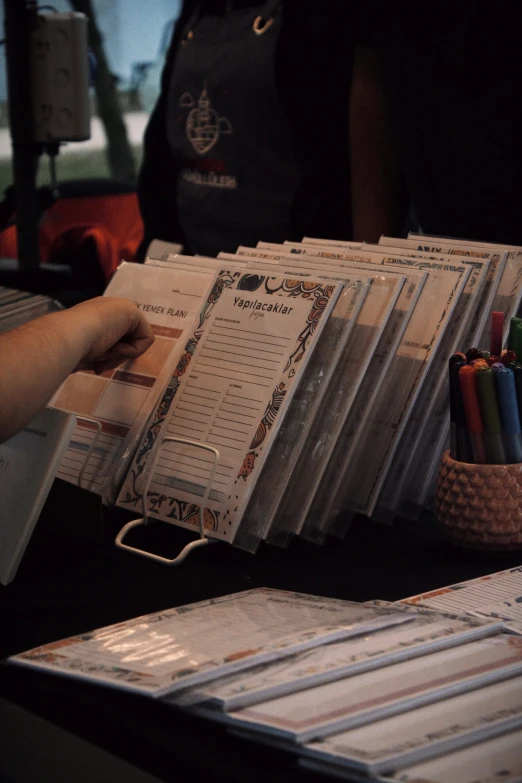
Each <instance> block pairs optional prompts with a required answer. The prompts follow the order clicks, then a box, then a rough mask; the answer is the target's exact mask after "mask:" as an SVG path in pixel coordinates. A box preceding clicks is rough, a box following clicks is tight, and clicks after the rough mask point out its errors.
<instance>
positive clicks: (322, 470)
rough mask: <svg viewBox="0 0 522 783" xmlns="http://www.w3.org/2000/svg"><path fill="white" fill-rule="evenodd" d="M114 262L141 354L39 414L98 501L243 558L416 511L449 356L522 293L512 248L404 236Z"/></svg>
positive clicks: (441, 416) (79, 380) (443, 403)
mask: <svg viewBox="0 0 522 783" xmlns="http://www.w3.org/2000/svg"><path fill="white" fill-rule="evenodd" d="M152 255H161V256H162V257H161V258H159V259H158V258H154V257H149V258H148V259H147V262H146V263H145V264H144V265H138V264H129V263H122V264H121V266H120V267H119V269H118V270H117V272H116V274H115V275H114V277H113V279H112V281H111V283H110V285H109V286H108V289H107V294H108V295H111V296H126V297H128V298H130V299H132V300H133V301H135V302H136V303H137V305H138V307H140V308H141V309H142V310H143V311H144V312H145V313H146V315H147V317H148V318H149V319H150V321H151V324H152V328H153V330H154V332H155V334H156V341H155V343H154V345H153V346H152V347H151V348H150V349H149V351H147V353H146V354H145V355H144V356H143V357H141V358H140V359H138V360H137V361H135V362H132V363H131V362H129V363H127V364H125V365H122V366H121V367H119V368H118V369H117V370H114V371H111V372H109V373H106V374H104V375H103V376H96V375H93V374H92V373H76V374H75V375H73V376H71V377H70V378H69V379H68V380H67V381H66V383H65V384H64V385H63V386H62V388H61V389H60V390H59V391H58V392H57V394H56V395H55V397H54V398H53V400H52V405H53V406H55V407H57V408H60V409H62V410H66V411H71V412H73V413H75V414H76V415H77V416H78V425H77V428H76V431H75V434H74V437H73V438H72V440H71V442H70V444H69V448H68V449H67V452H66V455H65V458H64V459H63V461H62V464H61V467H60V471H59V475H60V476H61V477H62V478H64V479H66V480H68V481H70V482H73V483H81V485H82V486H83V487H84V488H86V489H90V490H92V491H93V492H96V493H98V494H100V495H101V496H102V497H103V498H104V500H105V502H106V503H108V504H112V503H117V505H118V506H120V507H122V508H126V509H128V510H129V511H131V512H132V513H133V514H134V515H135V517H143V516H145V517H147V518H149V519H156V520H161V521H164V522H170V523H173V524H176V525H180V526H182V527H185V528H189V529H198V526H200V525H201V524H202V522H203V524H204V528H205V533H206V535H207V536H208V537H209V538H214V539H219V540H222V541H228V542H230V543H232V544H234V545H235V546H238V547H241V548H243V549H247V550H249V551H255V549H256V548H257V546H258V545H259V542H260V541H262V540H266V541H268V542H270V543H274V544H278V545H282V546H285V545H286V544H287V543H288V542H289V541H290V539H291V538H292V536H294V535H301V536H304V537H305V538H307V539H309V540H313V541H317V542H322V541H323V540H324V538H325V536H326V535H327V534H329V533H331V534H335V535H341V536H342V535H343V534H344V532H345V530H346V528H347V526H348V524H349V522H350V519H351V518H352V516H353V515H354V514H355V513H358V512H362V513H365V514H367V515H371V516H373V517H374V518H376V519H378V520H382V521H391V520H392V519H393V518H394V516H395V515H396V514H399V513H401V514H404V513H407V514H409V515H410V516H413V517H414V516H416V515H417V514H418V512H419V511H420V509H421V508H422V507H424V506H429V504H430V498H431V493H432V488H433V483H434V477H435V475H436V471H437V467H438V463H439V458H440V454H441V452H442V451H443V449H444V447H445V445H446V442H447V439H448V432H449V416H448V407H449V406H448V389H447V376H446V367H447V360H448V358H449V356H451V355H452V354H453V353H454V352H455V351H456V350H459V349H461V348H462V346H470V345H477V346H481V345H482V346H483V345H487V344H488V343H489V324H490V317H491V312H492V311H501V312H503V313H504V315H505V323H506V326H508V325H509V319H510V318H511V317H512V316H515V315H516V314H517V312H518V310H519V306H520V301H521V298H522V286H520V284H519V283H520V278H521V275H522V249H520V248H509V247H500V246H493V245H491V246H490V245H484V244H479V243H469V242H467V243H464V242H459V241H456V240H438V239H432V238H430V237H426V236H422V237H415V236H411V237H410V238H409V239H407V240H399V239H389V238H385V237H383V238H382V240H381V244H379V245H371V246H370V245H362V246H353V245H349V244H348V243H344V244H343V243H341V242H332V241H330V242H327V241H325V240H319V239H311V238H305V239H304V240H303V242H302V243H286V244H284V245H271V244H268V243H259V245H258V247H256V248H244V247H240V248H238V250H237V253H236V254H232V255H230V254H221V256H220V257H219V258H217V259H210V258H200V257H188V256H182V255H179V254H173V255H170V254H169V253H168V252H165V247H162V249H161V253H153V254H152Z"/></svg>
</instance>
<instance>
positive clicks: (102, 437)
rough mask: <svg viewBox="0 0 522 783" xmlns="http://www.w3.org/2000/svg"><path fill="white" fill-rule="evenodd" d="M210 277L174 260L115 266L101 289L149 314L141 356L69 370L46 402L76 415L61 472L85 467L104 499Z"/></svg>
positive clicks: (88, 482) (88, 481)
mask: <svg viewBox="0 0 522 783" xmlns="http://www.w3.org/2000/svg"><path fill="white" fill-rule="evenodd" d="M211 283H212V278H210V277H209V276H208V275H204V274H198V273H197V272H184V271H180V270H177V269H176V268H175V267H170V268H165V267H163V266H162V267H160V266H152V265H147V266H145V265H143V264H130V263H126V262H123V263H122V264H121V265H120V266H119V267H118V269H117V271H116V273H115V274H114V276H113V278H112V280H111V282H110V283H109V285H108V287H107V289H106V291H105V295H106V296H121V297H125V298H127V299H131V300H132V301H133V302H135V303H136V305H137V306H138V307H139V308H140V310H142V311H143V312H144V313H145V315H146V316H147V318H148V320H149V321H150V324H151V326H152V330H153V332H154V335H155V341H154V344H153V345H152V346H151V347H150V348H149V349H148V350H147V351H146V352H145V353H144V354H143V356H140V357H139V358H138V359H135V360H133V361H127V362H124V363H123V364H121V365H120V366H119V367H117V368H116V369H115V370H109V371H108V372H104V373H102V374H101V375H96V374H95V373H94V372H83V371H80V372H76V373H73V374H72V375H70V376H69V378H67V380H66V381H65V383H63V384H62V386H61V387H60V389H59V390H58V391H57V392H56V394H55V395H54V397H53V398H52V399H51V402H50V405H51V406H53V407H55V408H60V409H61V410H66V411H71V412H73V413H75V414H76V415H77V417H78V419H79V420H78V423H77V426H76V430H75V433H74V436H73V437H72V439H71V442H70V443H69V447H68V449H67V451H66V453H65V455H64V458H63V460H62V464H61V466H60V470H59V472H58V476H59V477H60V478H62V479H65V480H66V481H69V482H71V483H73V484H77V483H78V479H79V477H80V474H81V471H82V469H83V473H82V487H84V488H85V489H89V490H91V491H92V492H96V493H97V494H101V495H103V496H104V497H105V499H106V500H108V501H109V502H111V501H113V500H114V499H115V496H116V492H117V489H118V485H119V483H120V480H121V477H122V473H123V471H124V470H125V469H126V468H128V465H129V457H130V456H132V453H133V450H134V448H135V447H136V445H137V442H138V438H139V436H140V434H141V431H142V429H143V426H144V425H145V422H146V421H147V418H148V416H149V415H150V412H151V410H152V408H153V406H154V405H155V404H156V402H157V399H158V396H159V395H160V393H161V392H162V390H163V388H164V386H165V384H166V382H167V379H168V377H169V374H170V371H171V370H172V368H173V365H174V362H175V361H176V360H177V359H178V356H179V353H180V349H181V347H182V346H183V340H184V336H185V335H186V333H187V330H188V328H189V326H190V325H191V324H192V321H193V319H194V317H195V315H196V313H197V312H198V311H199V309H200V307H201V303H202V301H203V300H204V297H205V295H206V294H207V292H208V290H209V288H210V285H211ZM97 423H99V424H100V425H101V433H99V434H97V433H98V427H97ZM93 442H94V448H92V449H91V447H92V446H93ZM90 449H91V451H90V452H89V450H90ZM86 463H87V464H86Z"/></svg>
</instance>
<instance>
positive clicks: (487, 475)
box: [435, 451, 522, 552]
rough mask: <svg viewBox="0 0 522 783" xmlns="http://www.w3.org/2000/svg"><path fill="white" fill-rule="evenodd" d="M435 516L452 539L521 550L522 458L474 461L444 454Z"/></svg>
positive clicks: (489, 547)
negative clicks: (494, 462)
mask: <svg viewBox="0 0 522 783" xmlns="http://www.w3.org/2000/svg"><path fill="white" fill-rule="evenodd" d="M435 515H436V517H437V519H438V521H439V522H440V523H441V524H442V525H443V526H444V529H445V530H446V532H447V534H448V535H449V537H450V538H451V540H452V541H453V543H455V544H457V545H459V546H463V547H468V548H470V549H483V550H491V551H505V552H511V551H514V550H516V549H522V463H516V464H514V465H472V464H470V463H468V462H458V461H457V460H455V459H452V457H450V454H449V451H446V452H444V454H443V455H442V458H441V464H440V468H439V475H438V479H437V486H436V489H435Z"/></svg>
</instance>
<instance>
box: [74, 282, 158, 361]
mask: <svg viewBox="0 0 522 783" xmlns="http://www.w3.org/2000/svg"><path fill="white" fill-rule="evenodd" d="M68 315H69V317H74V318H75V319H78V322H79V323H81V325H82V327H85V336H86V340H87V350H86V352H85V354H84V355H83V357H82V359H81V361H80V362H79V364H78V366H77V367H76V368H75V369H76V370H94V372H95V373H97V374H100V373H102V372H105V371H107V370H112V369H114V368H115V367H118V365H120V364H121V363H122V362H124V361H127V360H129V359H137V358H138V356H141V355H142V354H143V353H145V351H146V350H147V348H149V347H150V346H151V345H152V343H153V342H154V335H153V333H152V329H151V326H150V324H149V322H148V321H147V319H146V318H145V316H144V315H143V313H142V312H141V311H140V310H138V308H137V307H136V305H135V304H133V303H132V302H131V301H130V300H129V299H120V298H116V297H109V296H99V297H97V298H95V299H89V300H88V301H87V302H81V304H78V305H76V306H75V307H72V308H71V309H70V310H69V311H68Z"/></svg>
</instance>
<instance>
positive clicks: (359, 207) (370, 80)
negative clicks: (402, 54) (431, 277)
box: [350, 46, 408, 242]
mask: <svg viewBox="0 0 522 783" xmlns="http://www.w3.org/2000/svg"><path fill="white" fill-rule="evenodd" d="M350 166H351V179H352V222H353V238H354V240H356V241H359V242H363V241H365V242H378V241H379V237H380V236H381V234H388V235H389V236H396V235H398V234H401V233H402V231H403V229H404V226H405V223H406V215H407V210H408V197H407V193H406V189H405V187H404V183H403V181H402V177H401V174H400V168H399V163H398V159H397V153H396V150H395V145H394V140H393V136H392V133H391V130H390V127H389V122H388V114H387V109H386V104H385V98H384V93H383V89H382V85H381V80H380V76H379V63H378V59H377V54H376V52H375V50H374V49H371V48H369V47H362V46H361V47H358V48H357V49H356V50H355V58H354V71H353V78H352V89H351V93H350Z"/></svg>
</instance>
